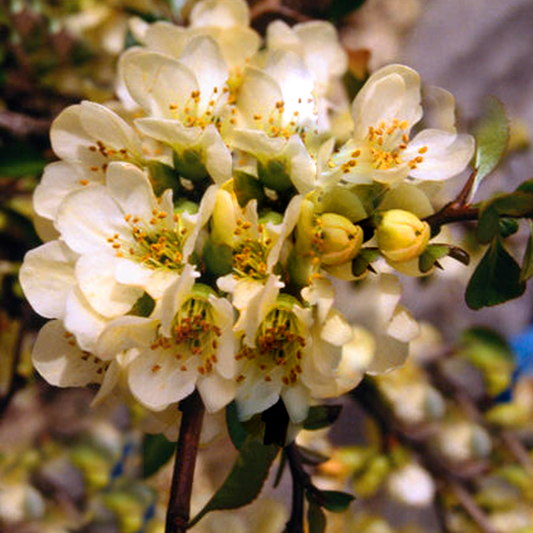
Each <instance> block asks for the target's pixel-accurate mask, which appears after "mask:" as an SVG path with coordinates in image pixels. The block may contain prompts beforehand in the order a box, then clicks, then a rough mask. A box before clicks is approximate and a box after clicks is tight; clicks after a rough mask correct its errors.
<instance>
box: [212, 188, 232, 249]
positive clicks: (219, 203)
mask: <svg viewBox="0 0 533 533" xmlns="http://www.w3.org/2000/svg"><path fill="white" fill-rule="evenodd" d="M211 221H212V222H211V224H212V231H211V238H212V240H213V242H214V243H215V244H227V245H228V246H230V247H233V246H234V244H235V235H234V230H235V228H236V227H237V216H236V213H235V202H234V199H233V197H232V195H231V193H230V192H228V191H225V190H224V189H219V190H218V191H217V198H216V201H215V207H214V209H213V217H212V219H211Z"/></svg>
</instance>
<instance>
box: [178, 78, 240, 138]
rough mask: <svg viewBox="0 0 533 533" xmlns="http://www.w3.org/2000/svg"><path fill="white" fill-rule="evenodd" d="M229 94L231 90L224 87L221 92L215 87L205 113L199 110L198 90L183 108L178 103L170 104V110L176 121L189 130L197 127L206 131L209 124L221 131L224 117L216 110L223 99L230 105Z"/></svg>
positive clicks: (193, 92)
mask: <svg viewBox="0 0 533 533" xmlns="http://www.w3.org/2000/svg"><path fill="white" fill-rule="evenodd" d="M228 92H229V89H228V88H227V87H223V89H222V91H219V89H218V87H213V90H212V92H211V95H210V97H209V100H208V102H207V106H206V108H205V109H204V110H203V111H200V109H199V104H200V100H201V92H200V90H198V89H197V90H194V91H192V92H191V94H190V97H189V99H188V100H187V101H186V102H185V104H184V105H183V108H180V106H178V104H176V103H170V104H169V105H168V109H169V111H171V113H172V116H173V117H174V118H175V119H177V120H179V121H180V122H181V123H182V124H183V125H184V126H187V127H188V128H192V127H195V126H197V127H199V128H201V129H205V128H206V127H207V126H208V125H209V124H214V125H215V127H216V128H217V129H218V130H219V131H220V130H221V128H222V117H220V116H218V115H217V113H216V109H217V108H218V107H219V106H220V103H221V99H222V98H224V100H227V101H228V104H229V103H230V102H229V98H228V97H227V93H228Z"/></svg>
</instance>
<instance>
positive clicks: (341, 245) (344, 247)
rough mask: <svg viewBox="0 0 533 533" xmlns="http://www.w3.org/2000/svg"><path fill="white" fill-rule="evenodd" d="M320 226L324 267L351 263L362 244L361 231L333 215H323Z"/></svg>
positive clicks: (345, 220) (341, 217)
mask: <svg viewBox="0 0 533 533" xmlns="http://www.w3.org/2000/svg"><path fill="white" fill-rule="evenodd" d="M319 224H321V226H322V235H321V241H322V242H321V257H320V259H321V261H322V263H324V265H328V266H335V265H342V264H344V263H347V262H348V261H351V260H352V259H353V258H354V257H355V256H356V255H357V254H358V253H359V250H360V249H361V246H362V244H363V230H362V229H361V228H360V227H359V226H356V225H355V224H352V223H351V222H350V221H349V220H348V219H347V218H345V217H343V216H341V215H337V214H335V213H324V214H323V215H322V216H321V217H320V219H319Z"/></svg>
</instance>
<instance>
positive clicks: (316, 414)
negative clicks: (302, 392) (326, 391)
mask: <svg viewBox="0 0 533 533" xmlns="http://www.w3.org/2000/svg"><path fill="white" fill-rule="evenodd" d="M341 411H342V405H313V406H312V407H310V408H309V414H308V415H307V418H306V419H305V422H304V429H307V430H311V431H313V430H317V429H322V428H326V427H328V426H331V424H333V423H334V422H335V420H337V418H339V415H340V414H341Z"/></svg>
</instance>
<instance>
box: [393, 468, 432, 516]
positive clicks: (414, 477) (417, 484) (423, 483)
mask: <svg viewBox="0 0 533 533" xmlns="http://www.w3.org/2000/svg"><path fill="white" fill-rule="evenodd" d="M387 486H388V489H389V491H390V493H391V494H392V495H393V496H394V497H395V498H397V499H398V500H399V501H400V502H402V503H405V504H406V505H412V506H416V507H425V506H427V505H429V504H430V503H431V502H432V501H433V498H434V497H435V483H434V482H433V478H432V477H431V476H430V475H429V474H428V472H427V471H426V470H424V469H423V468H422V467H421V466H420V465H418V464H416V463H411V464H407V465H405V466H403V467H402V468H400V469H399V470H396V471H395V472H393V473H392V474H391V475H390V476H389V479H388V482H387Z"/></svg>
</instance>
